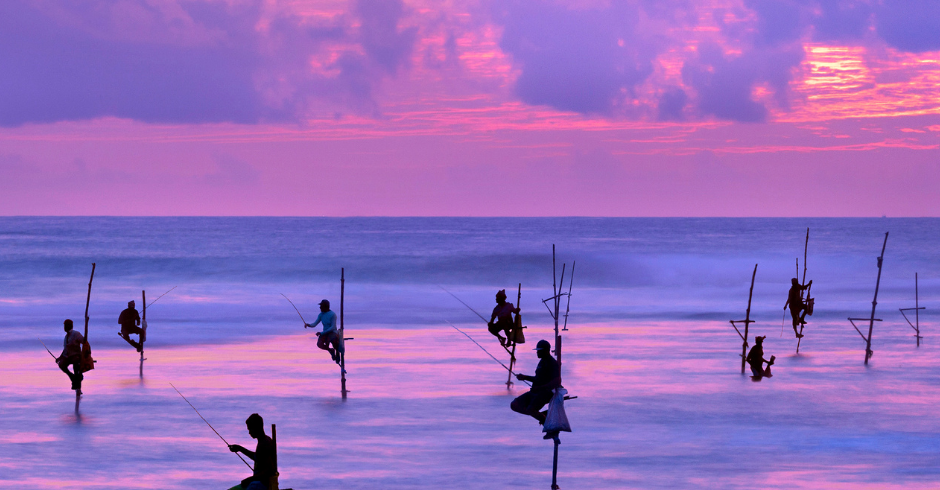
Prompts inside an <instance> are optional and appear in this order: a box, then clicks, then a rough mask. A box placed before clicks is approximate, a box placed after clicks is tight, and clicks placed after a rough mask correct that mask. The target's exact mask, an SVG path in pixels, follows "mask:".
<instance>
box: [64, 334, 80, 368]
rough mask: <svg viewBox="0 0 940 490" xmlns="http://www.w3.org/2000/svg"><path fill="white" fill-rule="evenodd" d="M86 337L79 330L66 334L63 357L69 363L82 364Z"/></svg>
mask: <svg viewBox="0 0 940 490" xmlns="http://www.w3.org/2000/svg"><path fill="white" fill-rule="evenodd" d="M84 342H85V337H83V336H82V334H81V333H79V331H78V330H75V329H72V330H69V331H68V333H66V334H65V340H63V341H62V357H63V358H64V359H67V360H68V361H69V362H80V361H81V360H82V344H83V343H84Z"/></svg>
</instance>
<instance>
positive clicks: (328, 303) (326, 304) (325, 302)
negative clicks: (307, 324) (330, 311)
mask: <svg viewBox="0 0 940 490" xmlns="http://www.w3.org/2000/svg"><path fill="white" fill-rule="evenodd" d="M317 304H319V305H320V306H326V307H327V308H329V307H330V300H328V299H325V300H323V301H321V302H319V303H317Z"/></svg>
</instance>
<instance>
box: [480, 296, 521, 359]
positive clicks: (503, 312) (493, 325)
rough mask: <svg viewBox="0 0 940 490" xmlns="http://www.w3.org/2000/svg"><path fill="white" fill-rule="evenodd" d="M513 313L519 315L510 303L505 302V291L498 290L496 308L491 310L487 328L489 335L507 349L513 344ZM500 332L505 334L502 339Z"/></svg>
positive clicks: (517, 310) (517, 309)
mask: <svg viewBox="0 0 940 490" xmlns="http://www.w3.org/2000/svg"><path fill="white" fill-rule="evenodd" d="M513 313H517V314H518V313H519V308H516V307H515V306H514V305H513V304H512V303H508V302H506V290H505V289H500V290H499V292H497V293H496V307H494V308H493V315H492V316H491V317H490V321H489V323H487V326H488V327H489V330H490V333H491V334H493V335H495V336H496V338H498V339H499V343H500V345H502V346H503V347H508V346H510V345H512V343H513V335H512V331H513V327H514V326H515V321H514V320H513V318H512V315H513ZM500 332H503V333H505V334H506V337H505V338H504V337H503V336H502V335H500Z"/></svg>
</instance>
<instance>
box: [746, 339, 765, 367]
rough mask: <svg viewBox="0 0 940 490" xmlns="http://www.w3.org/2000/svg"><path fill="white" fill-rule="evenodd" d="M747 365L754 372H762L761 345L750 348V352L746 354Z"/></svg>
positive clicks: (762, 348) (762, 350) (762, 357)
mask: <svg viewBox="0 0 940 490" xmlns="http://www.w3.org/2000/svg"><path fill="white" fill-rule="evenodd" d="M747 363H748V364H750V365H751V370H752V371H754V372H760V371H763V370H764V347H763V346H762V345H761V344H757V345H755V346H754V347H751V351H750V352H748V353H747Z"/></svg>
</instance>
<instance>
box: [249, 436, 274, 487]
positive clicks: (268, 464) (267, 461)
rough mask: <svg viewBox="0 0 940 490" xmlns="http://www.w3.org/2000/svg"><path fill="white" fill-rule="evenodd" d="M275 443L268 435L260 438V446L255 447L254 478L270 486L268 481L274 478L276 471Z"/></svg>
mask: <svg viewBox="0 0 940 490" xmlns="http://www.w3.org/2000/svg"><path fill="white" fill-rule="evenodd" d="M274 451H275V449H274V441H272V440H271V438H270V437H268V436H267V435H263V436H261V437H259V438H258V445H257V446H256V447H255V472H254V478H255V479H257V480H258V481H260V482H262V483H264V484H265V485H267V484H268V479H270V478H271V477H272V476H274V473H275V471H276V469H275V467H274V458H275V454H274Z"/></svg>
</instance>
